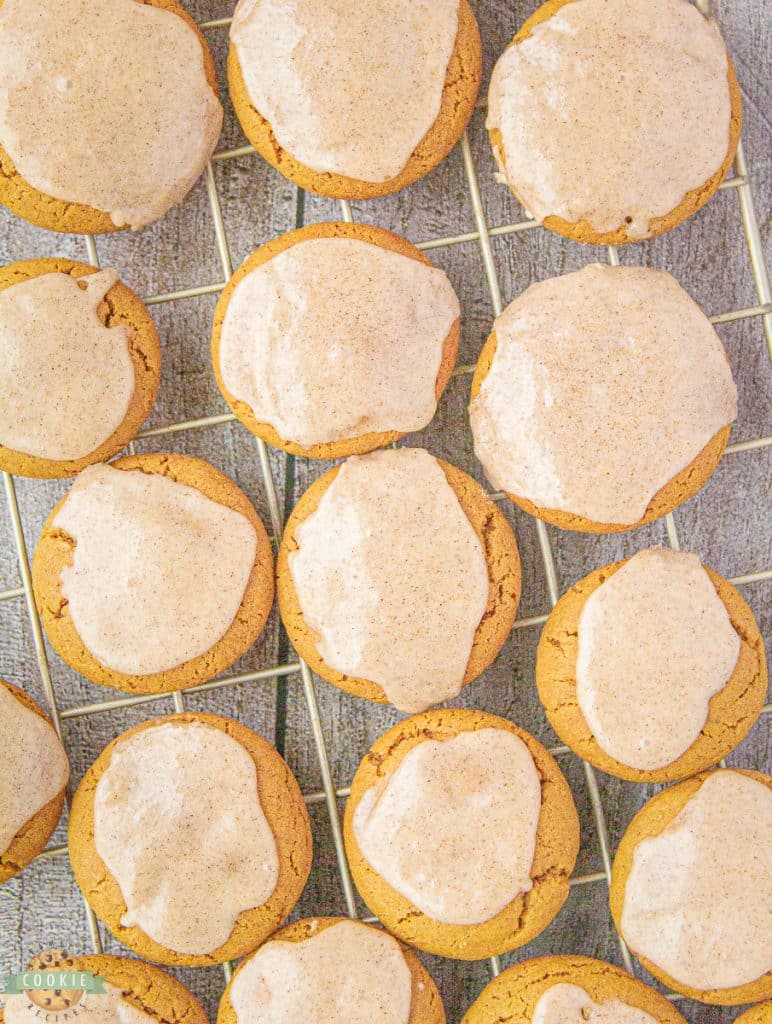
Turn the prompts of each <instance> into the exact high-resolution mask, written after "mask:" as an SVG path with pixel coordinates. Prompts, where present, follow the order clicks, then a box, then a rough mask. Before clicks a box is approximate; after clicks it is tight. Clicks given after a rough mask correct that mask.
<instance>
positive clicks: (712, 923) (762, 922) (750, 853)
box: [621, 770, 772, 991]
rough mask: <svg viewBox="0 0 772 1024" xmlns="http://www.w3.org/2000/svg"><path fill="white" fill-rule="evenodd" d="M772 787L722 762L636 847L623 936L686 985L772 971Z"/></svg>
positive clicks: (729, 983) (733, 981) (742, 981)
mask: <svg viewBox="0 0 772 1024" xmlns="http://www.w3.org/2000/svg"><path fill="white" fill-rule="evenodd" d="M770 836H772V792H770V790H769V789H768V788H767V787H766V786H765V785H764V784H763V783H761V782H759V781H758V780H756V779H753V778H750V777H748V776H746V775H741V774H739V773H738V772H733V771H730V770H720V771H716V772H714V773H713V774H712V775H710V776H709V777H708V778H707V779H706V780H705V782H703V783H702V785H701V786H700V788H699V790H698V791H697V792H696V793H695V795H694V796H692V797H691V798H690V799H689V800H688V802H687V803H686V804H685V806H684V807H683V808H682V809H681V810H680V811H679V813H678V814H677V815H676V816H675V818H673V820H672V821H671V822H670V824H668V825H667V826H666V827H665V828H664V830H663V831H662V832H660V833H659V835H656V836H650V837H649V838H646V839H643V840H641V842H639V843H638V845H637V846H636V848H635V853H634V855H633V864H632V868H631V870H630V874H629V875H628V877H627V881H626V884H625V892H624V904H623V908H622V922H621V923H622V934H623V936H624V938H625V941H626V942H627V944H628V945H629V946H630V948H631V949H632V950H634V952H636V953H638V954H640V955H641V956H645V957H646V958H647V959H649V960H651V961H652V962H653V963H654V964H656V965H657V966H658V967H659V968H660V969H661V970H663V971H665V972H666V973H667V974H668V975H670V977H671V978H675V980H676V981H678V982H680V983H681V984H682V985H688V986H689V987H690V988H694V989H697V990H700V991H705V990H711V989H723V988H734V987H735V986H738V985H746V984H748V983H750V982H752V981H755V980H756V979H757V978H760V977H761V976H762V975H763V974H765V973H766V972H767V971H769V970H772V923H771V922H772V843H770Z"/></svg>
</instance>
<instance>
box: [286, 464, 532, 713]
mask: <svg viewBox="0 0 772 1024" xmlns="http://www.w3.org/2000/svg"><path fill="white" fill-rule="evenodd" d="M277 579H278V594H279V610H280V612H281V616H282V620H283V622H284V625H285V627H286V630H287V633H288V635H289V638H290V640H291V641H292V643H293V644H294V646H295V648H296V650H297V652H298V654H300V656H301V657H302V658H303V659H304V660H305V661H306V662H308V664H309V665H310V666H311V668H312V669H313V670H314V672H317V673H318V674H319V675H320V676H321V677H322V678H323V679H326V680H327V681H328V682H330V683H332V684H333V685H334V686H337V687H338V688H339V689H341V690H345V691H346V692H347V693H353V694H354V695H355V696H358V697H365V698H366V699H367V700H374V701H378V702H379V703H391V704H393V705H394V706H395V707H397V708H399V709H400V710H402V711H421V710H423V709H424V708H427V707H429V706H431V705H432V704H437V703H440V702H441V701H444V700H448V699H450V698H451V697H455V696H456V694H458V693H459V691H460V690H461V688H462V686H465V685H466V684H467V683H468V682H470V681H471V680H472V679H476V678H477V676H479V675H480V673H481V672H483V671H484V670H485V669H486V668H487V667H488V665H490V663H491V662H492V661H493V659H494V658H495V657H496V655H497V654H498V653H499V651H500V650H501V647H502V645H503V643H504V641H505V640H506V638H507V635H508V634H509V631H510V629H511V628H512V622H513V621H514V617H515V611H516V609H517V603H518V600H519V597H520V558H519V555H518V551H517V544H516V542H515V537H514V534H513V532H512V529H511V527H510V526H509V523H508V522H507V520H506V519H505V518H504V516H503V514H502V513H501V512H500V511H499V509H498V508H497V507H496V506H495V505H494V503H493V502H492V501H491V499H490V498H489V497H488V496H487V495H486V493H485V491H484V490H483V489H482V487H480V485H479V484H478V483H477V482H476V481H475V480H473V479H472V478H471V477H469V476H467V475H466V473H462V472H461V470H459V469H456V468H455V467H454V466H451V465H449V464H448V463H447V462H442V461H441V460H440V459H435V458H434V456H433V455H430V454H429V453H428V452H427V451H424V449H422V448H396V449H387V450H386V451H381V452H373V453H372V454H370V455H358V456H352V458H350V459H348V460H347V461H346V462H345V463H344V464H343V465H342V466H336V467H335V468H334V469H331V470H330V471H329V472H327V473H325V474H324V476H322V477H321V478H320V479H319V480H317V481H316V482H315V483H314V484H312V486H311V487H310V488H309V489H308V490H307V491H306V493H305V494H304V495H303V497H302V498H301V499H300V501H299V502H298V504H297V505H296V506H295V509H294V511H293V513H292V515H291V516H290V518H289V519H288V521H287V525H286V528H285V531H284V537H283V539H282V543H281V547H280V548H279V556H278V562H277Z"/></svg>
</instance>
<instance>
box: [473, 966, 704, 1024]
mask: <svg viewBox="0 0 772 1024" xmlns="http://www.w3.org/2000/svg"><path fill="white" fill-rule="evenodd" d="M502 1020H506V1021H507V1024H686V1021H685V1020H684V1018H683V1017H682V1016H681V1014H680V1013H679V1012H678V1010H676V1008H675V1007H674V1006H673V1005H672V1004H671V1003H670V1001H669V1000H668V999H666V998H665V996H663V995H661V994H660V993H659V992H657V991H655V990H654V989H653V988H651V987H650V986H649V985H644V983H643V982H642V981H637V980H636V979H635V978H633V977H632V976H631V975H630V974H628V973H627V971H624V970H622V968H621V967H614V965H613V964H607V963H605V962H604V961H603V960H593V959H592V958H591V957H589V956H540V957H536V958H535V959H533V960H523V961H521V962H520V963H519V964H513V966H512V967H508V968H507V969H506V970H505V971H502V973H501V974H500V975H499V976H498V977H497V978H494V979H493V981H491V982H489V983H488V984H487V985H486V986H485V988H484V989H483V990H482V992H481V993H480V995H479V996H478V997H477V999H476V1000H475V1001H474V1002H473V1003H472V1005H471V1006H470V1007H469V1009H468V1010H467V1012H466V1015H465V1016H464V1020H463V1024H498V1022H499V1021H502Z"/></svg>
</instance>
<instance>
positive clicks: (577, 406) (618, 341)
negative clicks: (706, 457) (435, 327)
mask: <svg viewBox="0 0 772 1024" xmlns="http://www.w3.org/2000/svg"><path fill="white" fill-rule="evenodd" d="M494 331H495V334H496V338H497V347H496V353H495V355H494V357H493V363H492V365H491V367H490V370H489V371H488V373H487V375H486V377H485V378H484V380H483V382H482V387H481V388H480V392H479V394H478V395H477V397H476V398H475V399H474V400H473V402H472V404H471V407H470V417H471V422H472V432H473V434H474V443H475V452H476V454H477V457H478V458H479V459H480V461H481V462H482V464H483V466H484V467H485V471H486V473H487V474H488V477H489V479H490V480H491V482H492V483H493V484H494V486H496V487H498V488H501V489H502V490H506V491H508V492H509V493H511V494H515V495H517V496H519V497H523V498H527V499H529V500H530V501H532V502H533V503H534V504H535V505H537V506H539V507H540V508H544V509H556V510H560V511H563V512H569V513H573V514H574V515H578V516H583V517H585V518H587V519H591V520H595V521H597V522H601V523H618V524H623V525H624V524H631V523H635V522H636V521H637V520H638V519H640V518H641V517H642V516H643V514H644V513H645V511H646V508H647V506H648V504H649V502H650V500H651V499H652V498H653V497H654V495H655V494H656V493H657V491H659V490H660V489H661V488H662V487H664V485H665V484H666V483H668V482H669V481H670V480H672V478H673V477H674V476H676V475H677V474H678V473H679V472H680V471H681V470H683V469H685V468H686V467H687V466H688V465H689V464H690V463H691V462H692V461H694V459H695V458H696V457H697V456H698V455H699V454H700V452H701V451H702V449H703V448H704V447H705V446H706V445H707V444H708V442H709V441H710V440H711V438H712V437H713V436H714V435H715V434H716V433H717V432H718V431H719V430H721V428H722V427H725V426H726V425H727V424H729V423H731V422H732V421H733V420H734V418H735V416H736V415H737V389H736V388H735V385H734V381H733V380H732V372H731V369H730V367H729V363H728V361H727V358H726V353H725V352H724V349H723V346H722V344H721V340H720V339H719V337H718V335H717V334H716V332H715V330H714V329H713V327H712V326H711V324H710V322H709V320H708V319H707V317H706V316H705V315H704V313H703V312H702V311H701V310H700V308H699V307H698V306H697V304H696V303H695V302H694V300H693V299H691V298H690V297H689V296H688V295H687V294H686V292H685V291H684V290H683V288H681V286H680V285H679V284H678V282H677V281H676V280H675V279H674V278H673V277H671V276H670V275H669V274H667V273H666V272H665V271H662V270H651V269H649V268H645V267H608V266H600V265H598V264H592V265H590V266H587V267H584V268H583V269H582V270H580V271H578V272H576V273H573V274H566V275H565V276H563V277H553V278H550V279H549V280H547V281H540V282H539V283H538V284H534V285H532V286H531V287H530V288H529V289H528V290H527V291H525V292H524V293H523V294H522V295H521V296H520V297H519V298H518V299H515V301H514V302H512V303H510V305H509V306H507V308H506V309H505V310H504V312H503V313H502V314H501V316H499V317H498V318H497V319H496V322H495V324H494Z"/></svg>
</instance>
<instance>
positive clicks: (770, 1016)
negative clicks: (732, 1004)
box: [734, 1002, 772, 1024]
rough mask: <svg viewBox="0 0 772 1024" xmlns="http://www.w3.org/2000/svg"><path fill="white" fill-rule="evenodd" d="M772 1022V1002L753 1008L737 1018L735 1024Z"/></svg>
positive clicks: (767, 1023) (766, 1023)
mask: <svg viewBox="0 0 772 1024" xmlns="http://www.w3.org/2000/svg"><path fill="white" fill-rule="evenodd" d="M770 1021H772V1002H766V1003H759V1004H758V1006H751V1007H750V1008H749V1009H747V1010H746V1011H745V1013H741V1014H740V1016H739V1017H735V1019H734V1024H769V1022H770Z"/></svg>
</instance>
